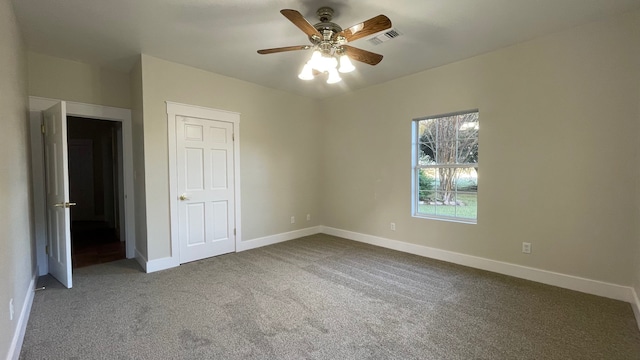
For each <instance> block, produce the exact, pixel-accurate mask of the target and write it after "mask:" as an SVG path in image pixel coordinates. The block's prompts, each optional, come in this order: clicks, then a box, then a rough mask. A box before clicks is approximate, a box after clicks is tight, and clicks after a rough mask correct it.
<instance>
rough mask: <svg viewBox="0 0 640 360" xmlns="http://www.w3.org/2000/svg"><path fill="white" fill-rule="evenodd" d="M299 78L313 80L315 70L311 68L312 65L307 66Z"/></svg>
mask: <svg viewBox="0 0 640 360" xmlns="http://www.w3.org/2000/svg"><path fill="white" fill-rule="evenodd" d="M298 78H299V79H301V80H313V69H312V68H311V65H309V64H306V65H305V66H304V67H303V68H302V71H301V72H300V74H299V75H298Z"/></svg>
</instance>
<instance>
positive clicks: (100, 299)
mask: <svg viewBox="0 0 640 360" xmlns="http://www.w3.org/2000/svg"><path fill="white" fill-rule="evenodd" d="M73 276H74V279H73V280H74V288H73V289H70V290H67V289H63V288H62V287H61V286H60V285H59V284H57V283H56V282H55V280H53V279H51V278H48V277H45V278H42V279H40V281H39V282H40V284H39V285H40V286H42V285H46V286H47V289H46V290H44V291H38V292H37V293H36V294H35V299H34V303H33V307H32V313H31V316H30V319H29V324H28V327H27V331H26V335H25V339H24V345H23V348H22V353H21V355H20V358H21V359H45V358H46V359H69V358H75V359H563V360H566V359H640V331H638V328H637V325H636V322H635V319H634V315H633V312H632V309H631V306H630V305H629V304H628V303H625V302H621V301H616V300H610V299H606V298H601V297H597V296H593V295H588V294H584V293H579V292H575V291H570V290H566V289H561V288H557V287H553V286H548V285H543V284H539V283H535V282H530V281H526V280H521V279H517V278H512V277H508V276H504V275H499V274H494V273H490V272H485V271H480V270H475V269H471V268H467V267H463V266H458V265H453V264H449V263H445V262H441V261H436V260H431V259H427V258H422V257H419V256H414V255H409V254H404V253H400V252H396V251H392V250H387V249H383V248H378V247H374V246H370V245H366V244H361V243H357V242H353V241H349V240H345V239H341V238H336V237H332V236H328V235H322V234H319V235H313V236H309V237H304V238H301V239H297V240H292V241H288V242H285V243H280V244H276V245H271V246H268V247H263V248H259V249H254V250H249V251H245V252H241V253H236V254H229V255H223V256H219V257H215V258H211V259H206V260H202V261H197V262H193V263H189V264H185V265H182V266H180V267H178V268H174V269H170V270H165V271H161V272H157V273H152V274H144V273H143V272H142V270H141V269H140V267H139V266H138V264H137V263H136V262H135V261H133V260H121V261H116V262H111V263H107V264H101V265H96V266H89V267H84V268H80V269H76V270H74V274H73Z"/></svg>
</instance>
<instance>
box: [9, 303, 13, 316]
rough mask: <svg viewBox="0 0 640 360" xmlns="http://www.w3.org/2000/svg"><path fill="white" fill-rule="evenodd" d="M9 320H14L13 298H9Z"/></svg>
mask: <svg viewBox="0 0 640 360" xmlns="http://www.w3.org/2000/svg"><path fill="white" fill-rule="evenodd" d="M9 320H13V298H11V300H9Z"/></svg>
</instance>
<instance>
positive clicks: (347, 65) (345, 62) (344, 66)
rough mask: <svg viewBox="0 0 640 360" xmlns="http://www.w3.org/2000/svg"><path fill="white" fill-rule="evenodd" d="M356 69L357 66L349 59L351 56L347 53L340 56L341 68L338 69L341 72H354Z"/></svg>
mask: <svg viewBox="0 0 640 360" xmlns="http://www.w3.org/2000/svg"><path fill="white" fill-rule="evenodd" d="M355 69H356V67H355V66H353V64H352V63H351V60H349V57H348V56H347V55H342V56H340V69H338V71H340V72H341V73H348V72H352V71H353V70H355Z"/></svg>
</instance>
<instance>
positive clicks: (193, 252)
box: [176, 116, 235, 263]
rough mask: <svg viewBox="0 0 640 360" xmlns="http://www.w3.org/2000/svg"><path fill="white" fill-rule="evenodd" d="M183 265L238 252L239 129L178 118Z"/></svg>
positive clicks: (222, 124) (220, 123)
mask: <svg viewBox="0 0 640 360" xmlns="http://www.w3.org/2000/svg"><path fill="white" fill-rule="evenodd" d="M176 127H177V128H176V138H177V139H176V150H177V154H176V155H177V156H176V165H177V166H176V168H177V174H176V175H177V179H178V193H179V194H182V195H183V196H182V197H181V199H180V201H179V203H178V224H179V236H180V240H179V241H180V262H181V263H185V262H189V261H194V260H199V259H203V258H207V257H211V256H216V255H221V254H225V253H228V252H232V251H235V236H234V235H232V234H233V230H234V227H235V221H234V217H233V216H232V214H234V213H235V210H234V206H235V204H234V185H233V184H234V179H233V155H234V153H233V151H234V150H233V124H232V123H228V122H223V121H216V120H207V119H199V118H191V117H184V116H177V117H176Z"/></svg>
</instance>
